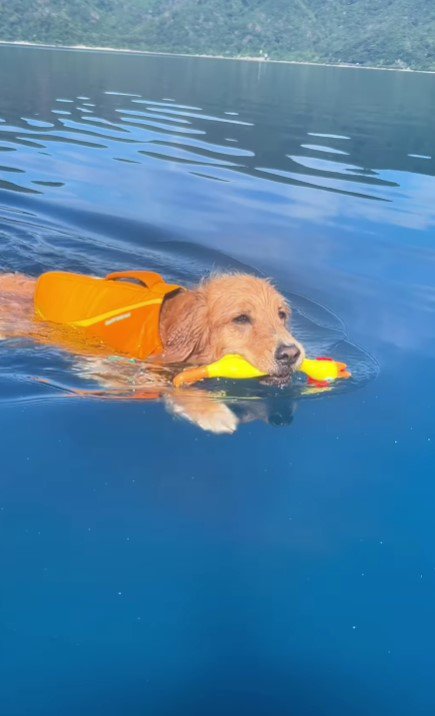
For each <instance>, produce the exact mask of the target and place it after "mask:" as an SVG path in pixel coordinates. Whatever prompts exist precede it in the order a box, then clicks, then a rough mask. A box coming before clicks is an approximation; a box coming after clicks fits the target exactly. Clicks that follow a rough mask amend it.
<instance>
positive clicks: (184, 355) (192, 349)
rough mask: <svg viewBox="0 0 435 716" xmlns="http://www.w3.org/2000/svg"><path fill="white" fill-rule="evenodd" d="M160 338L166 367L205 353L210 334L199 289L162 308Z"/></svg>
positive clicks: (181, 295)
mask: <svg viewBox="0 0 435 716" xmlns="http://www.w3.org/2000/svg"><path fill="white" fill-rule="evenodd" d="M160 335H161V338H162V342H163V359H164V360H165V362H167V363H183V362H184V361H187V360H188V359H189V358H190V357H191V356H192V357H193V356H194V355H196V354H198V355H199V354H200V353H201V352H202V350H203V348H204V347H205V346H206V344H207V341H208V337H209V334H208V325H207V306H206V300H205V296H204V295H203V293H202V292H201V290H200V289H199V290H196V291H182V292H181V293H179V294H177V295H176V296H174V297H173V298H171V299H169V301H168V302H167V304H166V305H164V307H163V311H162V317H161V322H160Z"/></svg>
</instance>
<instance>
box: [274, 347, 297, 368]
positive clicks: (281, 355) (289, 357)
mask: <svg viewBox="0 0 435 716" xmlns="http://www.w3.org/2000/svg"><path fill="white" fill-rule="evenodd" d="M300 355H301V351H300V349H299V348H298V347H297V345H296V344H295V343H292V344H291V345H288V346H286V345H284V344H281V345H280V346H278V348H277V349H276V351H275V359H276V360H277V362H278V363H279V364H280V365H282V366H291V365H294V364H295V363H296V361H297V359H298V358H299V356H300Z"/></svg>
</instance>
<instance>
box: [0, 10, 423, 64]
mask: <svg viewBox="0 0 435 716" xmlns="http://www.w3.org/2000/svg"><path fill="white" fill-rule="evenodd" d="M0 39H2V40H26V41H33V42H44V43H51V44H57V43H58V44H66V45H75V44H86V45H98V46H111V47H125V48H131V49H142V50H154V51H158V50H161V51H165V52H186V53H200V54H219V55H234V56H259V55H260V54H267V55H268V57H269V58H270V59H290V60H305V61H314V62H333V63H340V62H342V63H352V64H356V63H359V64H361V65H377V66H390V67H391V66H395V67H410V68H413V69H435V0H0Z"/></svg>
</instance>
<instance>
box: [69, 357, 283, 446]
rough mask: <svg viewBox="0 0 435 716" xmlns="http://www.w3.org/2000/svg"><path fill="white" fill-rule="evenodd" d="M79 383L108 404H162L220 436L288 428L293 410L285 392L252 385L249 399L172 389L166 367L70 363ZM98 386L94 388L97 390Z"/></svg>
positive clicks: (234, 389) (239, 388)
mask: <svg viewBox="0 0 435 716" xmlns="http://www.w3.org/2000/svg"><path fill="white" fill-rule="evenodd" d="M74 372H75V373H76V374H77V375H79V377H80V378H82V379H86V380H92V382H93V385H94V386H96V389H95V390H94V389H92V388H91V389H89V390H84V391H83V393H82V394H83V395H85V396H86V395H88V396H90V397H92V396H93V395H95V396H97V397H100V398H104V399H108V400H119V399H121V400H127V401H128V400H143V401H147V400H162V401H163V402H164V404H165V406H166V408H167V409H168V410H169V412H170V413H172V414H173V415H175V416H178V417H179V418H183V419H185V420H188V421H190V422H192V423H194V424H196V425H197V426H198V427H199V428H201V429H203V430H206V431H209V432H213V433H216V434H220V433H234V432H235V431H236V430H237V428H238V426H239V425H243V424H246V423H251V422H254V421H262V422H265V423H268V424H269V425H273V426H286V425H290V423H291V422H292V420H293V416H294V413H295V410H296V401H295V400H294V399H292V397H291V394H289V391H287V390H285V391H282V395H276V392H275V393H274V394H273V395H270V392H269V390H268V389H267V388H265V387H263V386H260V385H259V386H258V391H257V393H258V394H256V391H255V387H254V386H253V384H252V383H251V385H250V390H249V395H247V390H246V389H245V386H243V385H236V386H234V384H230V383H228V388H230V389H231V394H230V395H229V394H228V393H227V392H226V390H224V389H223V388H224V387H225V388H226V387H227V385H226V384H222V383H218V384H216V385H215V386H212V387H210V386H211V383H210V382H209V383H208V384H207V385H202V386H201V387H196V386H194V387H190V388H181V389H178V390H176V389H174V388H173V387H171V383H170V371H169V369H168V368H165V367H162V366H158V365H154V366H153V365H150V364H149V363H146V364H145V363H138V362H134V361H129V360H127V359H123V358H117V359H113V358H106V359H104V358H94V357H88V358H83V357H80V359H79V360H78V361H77V362H76V363H75V364H74ZM97 386H98V387H97Z"/></svg>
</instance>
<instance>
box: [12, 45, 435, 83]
mask: <svg viewBox="0 0 435 716" xmlns="http://www.w3.org/2000/svg"><path fill="white" fill-rule="evenodd" d="M0 46H12V47H35V48H40V49H44V50H76V51H86V52H89V51H90V52H113V53H115V52H118V53H122V54H129V55H148V56H151V57H201V58H202V59H205V60H233V61H234V60H236V61H239V62H258V63H261V64H266V65H269V64H276V65H307V66H309V67H338V68H340V69H351V70H377V71H379V72H406V73H413V74H416V73H419V74H425V75H433V74H435V70H413V69H411V68H402V67H375V66H372V65H353V64H351V63H346V62H341V63H334V62H308V61H302V60H271V59H269V58H267V59H266V58H265V57H249V56H247V57H237V56H231V57H229V56H227V55H203V54H189V53H187V52H158V51H155V50H131V49H129V48H127V47H100V46H98V45H95V46H91V45H50V44H45V43H43V42H28V41H26V40H0Z"/></svg>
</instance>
